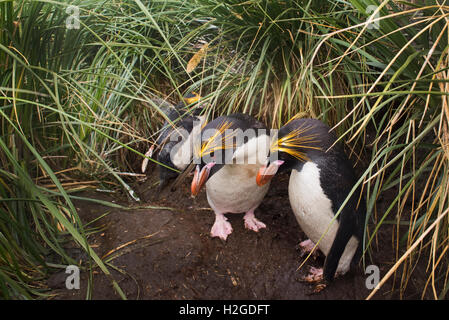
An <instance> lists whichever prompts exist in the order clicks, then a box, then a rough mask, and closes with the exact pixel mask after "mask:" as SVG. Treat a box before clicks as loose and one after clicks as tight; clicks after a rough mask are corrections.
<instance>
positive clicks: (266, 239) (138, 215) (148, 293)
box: [49, 168, 423, 300]
mask: <svg viewBox="0 0 449 320" xmlns="http://www.w3.org/2000/svg"><path fill="white" fill-rule="evenodd" d="M152 170H155V169H154V168H152ZM155 179H156V175H155V174H154V172H153V174H152V173H151V172H150V173H149V176H148V178H147V179H146V181H143V182H142V181H141V182H139V183H138V184H137V185H136V186H135V187H136V190H137V191H138V193H139V196H140V198H141V199H142V203H141V204H139V205H141V206H148V205H152V206H156V207H167V209H158V208H155V209H149V208H146V209H132V210H120V209H111V208H108V207H105V206H102V205H99V204H93V203H90V202H86V201H76V203H75V204H76V207H77V209H78V211H79V214H80V217H81V218H82V220H83V221H84V222H89V221H92V220H93V219H96V218H98V217H100V216H101V215H103V214H104V213H106V212H109V214H107V215H106V216H104V217H102V218H100V219H98V220H97V221H95V222H94V223H93V224H92V225H91V226H94V227H99V228H103V230H102V231H100V232H97V233H94V234H92V235H90V236H89V243H90V244H91V245H92V247H93V248H94V250H95V251H96V252H97V253H98V254H99V256H100V257H105V256H106V258H110V259H111V261H110V262H111V263H112V264H113V265H114V266H115V267H116V269H113V268H112V267H110V268H109V269H110V270H111V272H112V274H113V277H114V278H115V279H116V280H117V281H118V283H119V285H120V287H121V288H122V290H123V291H124V292H125V294H126V295H127V297H128V299H220V300H221V299H226V300H228V299H229V300H231V299H258V300H262V299H263V300H266V299H272V300H277V299H364V298H366V297H367V296H368V294H369V293H370V291H369V290H368V289H367V288H366V286H365V279H366V278H365V275H364V272H363V270H362V268H361V267H359V268H358V269H357V270H355V271H353V272H351V273H349V274H347V275H345V276H344V277H343V278H341V279H336V280H335V281H334V282H333V283H332V285H331V286H329V287H328V288H326V289H325V290H323V291H322V292H320V293H318V294H311V293H312V290H313V287H312V286H311V285H309V284H307V283H304V282H302V281H301V278H302V277H303V276H304V275H305V274H306V272H307V270H308V268H309V267H311V266H315V267H319V266H321V265H322V263H323V258H322V257H318V258H317V259H316V260H313V259H309V260H308V261H307V262H306V263H305V264H304V266H303V267H302V268H301V269H300V270H298V267H299V266H300V264H301V263H302V262H303V261H304V259H303V258H300V252H299V250H298V249H297V245H298V243H299V242H300V241H302V240H305V239H306V236H305V235H304V233H303V232H302V231H301V230H300V228H299V226H298V224H297V223H296V220H295V218H294V216H293V213H292V211H291V208H290V205H289V201H288V196H287V185H288V176H287V175H280V176H278V177H275V179H274V180H273V182H272V186H271V188H270V191H269V192H268V194H267V196H266V198H265V199H264V201H263V202H262V204H261V205H260V207H259V208H258V209H257V210H256V216H257V217H258V218H259V219H260V220H261V221H263V222H264V223H265V224H266V225H267V228H266V229H263V230H261V231H260V232H258V233H256V232H253V231H249V230H247V229H245V228H244V225H243V214H228V215H227V216H228V218H229V221H230V222H231V224H232V226H233V229H234V231H233V233H232V234H231V235H230V236H229V237H228V240H227V241H226V242H224V241H222V240H220V239H218V238H211V237H210V235H209V232H210V228H211V227H212V224H213V222H214V214H213V211H212V210H211V209H210V208H209V205H208V203H207V199H206V194H205V191H204V190H203V191H202V192H201V194H200V195H199V196H198V197H196V198H195V199H193V198H191V196H190V185H189V183H190V181H185V183H184V184H183V185H182V186H180V187H179V188H178V190H177V191H176V192H174V193H171V192H170V191H169V190H165V191H164V192H162V193H161V194H155V193H154V190H155V188H152V187H151V186H152V185H154V183H155ZM187 180H191V179H187ZM87 195H88V196H90V197H92V198H99V199H104V200H109V201H115V202H116V203H120V204H127V200H126V198H125V197H119V196H117V195H115V196H114V197H111V196H109V195H105V194H104V193H94V192H89V193H87ZM83 196H86V194H83ZM383 202H384V203H383ZM388 204H389V203H388V201H387V200H385V199H384V200H382V199H379V202H378V204H377V205H378V210H380V211H381V210H382V208H383V207H385V208H386V207H387V206H388ZM133 205H136V204H133ZM379 235H380V236H379V238H378V243H377V245H375V246H374V247H373V250H372V260H368V263H369V264H375V265H378V266H379V267H380V273H381V276H383V275H384V274H385V273H386V272H387V271H388V270H389V267H391V266H392V262H393V261H394V253H393V252H392V251H391V249H389V248H391V230H389V229H388V228H386V227H384V229H383V230H381V231H380V233H379ZM111 251H112V252H111ZM108 253H109V254H108ZM80 259H82V255H81V256H80ZM416 274H418V275H419V272H417V273H416ZM66 276H67V275H66V274H64V272H60V273H56V274H55V275H54V276H52V277H51V278H50V280H49V286H50V287H52V288H53V293H54V294H55V296H54V297H53V299H84V298H85V294H86V288H87V276H88V273H87V272H82V273H81V288H80V289H79V290H67V289H65V287H64V283H65V278H66ZM418 279H419V276H418V277H415V278H413V279H412V280H411V282H410V283H409V286H408V290H407V292H406V294H405V295H404V297H403V298H405V299H419V298H420V297H421V290H422V287H423V283H422V281H423V280H422V279H421V280H418ZM391 288H392V282H391V281H390V282H389V283H387V284H386V285H385V286H384V287H383V288H382V289H381V290H380V291H379V293H377V294H376V296H375V299H397V298H398V297H399V296H398V293H397V291H395V290H391ZM92 298H93V299H119V296H118V295H117V293H116V292H115V291H114V289H113V287H112V285H111V282H110V280H109V279H107V278H106V277H105V276H104V275H103V273H102V272H101V271H100V270H99V269H98V268H97V269H96V271H95V272H94V275H93V293H92Z"/></svg>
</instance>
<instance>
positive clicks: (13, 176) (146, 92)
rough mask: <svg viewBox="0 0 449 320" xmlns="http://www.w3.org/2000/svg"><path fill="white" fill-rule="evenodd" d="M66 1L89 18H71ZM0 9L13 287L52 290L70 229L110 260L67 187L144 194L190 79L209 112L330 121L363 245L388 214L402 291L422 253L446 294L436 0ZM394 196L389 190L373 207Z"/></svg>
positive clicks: (0, 139)
mask: <svg viewBox="0 0 449 320" xmlns="http://www.w3.org/2000/svg"><path fill="white" fill-rule="evenodd" d="M68 5H77V6H78V7H79V9H80V29H67V28H66V19H67V13H66V11H65V10H66V8H67V6H68ZM370 5H374V6H375V7H371V9H373V8H374V11H373V10H371V11H370V10H367V9H369V6H370ZM0 16H1V19H0V70H1V72H0V116H1V124H2V125H1V133H0V162H1V169H0V194H1V197H0V210H1V211H2V214H1V215H0V279H1V281H0V292H1V295H2V296H3V297H5V298H15V299H17V298H22V299H23V298H35V297H45V289H46V288H45V286H44V285H43V283H44V282H43V281H42V280H43V279H45V277H46V276H47V275H48V273H49V272H50V271H51V266H50V265H51V263H50V262H49V259H48V256H49V253H50V252H55V253H56V254H57V255H59V256H60V257H62V261H63V263H69V262H72V263H73V262H74V261H71V257H69V256H67V254H66V253H65V250H64V246H63V243H64V241H66V239H74V240H75V241H76V242H77V243H78V245H79V246H80V247H82V248H84V249H85V250H86V252H87V253H88V254H89V256H90V261H89V262H87V263H86V265H87V266H88V267H89V268H92V267H94V266H99V267H100V268H101V269H102V270H103V271H104V272H105V273H107V274H109V271H108V268H107V266H106V265H105V264H104V263H103V262H102V261H101V259H100V258H99V257H97V256H96V255H95V253H94V252H93V251H92V249H91V248H90V247H89V245H88V233H86V230H84V228H83V225H82V224H81V222H80V221H79V218H78V215H77V213H76V210H75V208H74V206H73V203H72V199H73V197H74V196H73V195H72V193H71V191H73V190H76V187H77V186H76V185H75V184H73V185H72V184H71V183H74V182H76V181H84V185H86V186H87V185H90V186H95V187H99V188H101V189H108V190H111V189H114V188H117V187H121V188H122V189H123V190H124V191H125V193H126V194H128V196H129V197H130V198H131V199H134V200H136V201H138V200H139V199H138V195H137V194H136V193H135V192H134V190H133V189H132V182H133V175H132V173H133V172H138V165H136V164H135V163H134V162H138V163H140V162H141V159H142V157H143V156H144V155H143V153H142V152H144V151H145V150H146V148H147V144H148V143H151V142H152V141H154V139H155V137H156V136H157V135H158V130H159V129H160V123H161V122H162V121H163V120H164V119H166V116H165V115H164V114H163V113H162V111H161V107H160V103H159V101H160V100H158V99H160V98H162V99H165V100H167V101H169V102H171V103H176V102H177V101H179V100H180V98H181V97H182V95H183V93H184V92H186V91H187V90H193V91H196V92H199V93H200V94H201V95H202V96H203V97H204V102H205V103H206V104H207V107H206V110H205V113H206V114H207V115H208V117H209V118H213V117H216V116H218V115H221V114H226V113H231V112H236V111H239V112H246V113H250V114H252V115H254V116H256V117H257V118H259V119H261V120H263V121H265V122H266V123H267V124H268V125H270V126H271V127H273V128H278V127H280V126H281V125H282V124H283V123H285V122H286V121H288V119H290V118H291V117H293V116H294V115H297V114H298V113H299V114H300V115H301V116H311V117H315V118H320V119H321V120H323V121H324V122H326V123H328V124H330V125H331V126H333V127H334V130H336V132H337V134H338V135H339V136H340V137H341V139H342V140H343V141H344V142H345V144H346V146H347V149H348V153H349V154H350V155H351V158H352V159H353V160H354V163H357V165H358V168H362V173H361V178H360V180H359V183H360V184H363V189H364V191H365V192H366V194H367V208H368V212H367V222H366V226H367V227H366V233H365V239H364V245H365V248H366V253H367V255H366V257H368V253H369V248H371V247H373V246H375V245H376V243H377V238H376V237H377V236H378V230H379V229H380V228H381V227H382V226H383V225H387V224H393V225H395V230H396V231H395V233H394V235H393V239H391V244H392V246H393V248H394V249H395V251H396V261H397V263H396V264H395V265H394V266H393V268H392V269H391V272H389V273H388V274H387V275H386V277H385V280H387V277H390V276H392V277H395V278H396V280H397V282H398V283H399V290H400V293H401V296H402V294H403V293H404V292H405V289H406V288H407V285H408V283H409V280H410V279H411V277H412V276H413V272H414V269H415V268H416V264H417V262H418V261H419V260H425V261H426V262H427V276H428V281H427V284H426V286H425V287H424V288H423V297H432V298H444V297H447V292H448V289H449V284H448V271H447V270H448V257H449V256H448V254H447V252H448V246H449V243H448V226H449V218H448V210H447V209H448V203H449V197H448V192H449V191H448V187H447V186H448V183H447V182H448V178H449V177H448V172H449V170H448V163H449V162H448V160H449V149H448V148H449V147H448V144H449V136H448V134H449V133H448V122H449V107H448V102H447V92H448V87H447V85H448V84H447V82H448V63H449V61H448V48H449V45H448V27H447V25H448V23H447V21H448V17H449V7H448V6H447V5H445V4H444V2H439V1H436V0H435V1H433V0H428V1H423V2H422V3H421V2H420V3H419V4H418V3H414V2H413V3H403V2H399V1H383V2H377V1H374V0H373V1H368V0H366V1H355V0H354V1H349V2H341V1H328V2H326V3H325V4H323V2H318V1H311V0H310V1H306V0H303V1H269V0H263V1H256V0H249V1H245V2H240V1H231V0H228V1H215V0H195V1H188V2H187V1H177V0H175V1H150V2H147V1H141V0H135V1H131V0H116V1H103V2H97V1H45V0H41V1H38V0H33V1H31V0H29V1H25V0H22V1H14V2H12V1H0ZM373 26H374V28H373ZM129 173H131V174H129ZM80 183H81V184H82V182H80ZM384 195H389V196H390V197H391V199H392V201H391V203H390V204H389V206H388V207H387V208H386V210H382V211H380V210H379V209H378V208H377V206H376V201H377V200H378V199H379V198H380V197H382V196H384ZM391 195H392V196H391ZM58 226H59V228H58ZM61 226H62V227H61ZM112 281H113V280H112ZM115 286H116V289H117V290H118V291H119V292H120V289H119V287H118V285H117V284H116V283H115ZM123 297H124V296H123Z"/></svg>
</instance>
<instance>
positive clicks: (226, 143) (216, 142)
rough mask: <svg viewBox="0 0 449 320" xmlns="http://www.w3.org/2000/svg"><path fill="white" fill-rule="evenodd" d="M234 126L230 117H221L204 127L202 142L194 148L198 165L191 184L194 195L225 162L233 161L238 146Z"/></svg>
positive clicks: (195, 160) (195, 161)
mask: <svg viewBox="0 0 449 320" xmlns="http://www.w3.org/2000/svg"><path fill="white" fill-rule="evenodd" d="M232 128H233V122H232V121H231V120H230V119H229V118H228V117H219V118H217V119H215V120H214V121H212V122H210V123H208V124H207V125H206V126H205V127H204V128H203V130H202V134H201V138H202V140H201V143H200V144H199V145H197V148H196V149H195V150H194V154H195V155H194V163H196V164H197V165H196V167H195V173H194V177H193V180H192V185H191V192H192V195H193V196H196V195H197V194H198V193H199V192H200V190H201V188H202V187H203V185H204V184H205V183H206V182H207V180H208V179H209V178H210V177H211V176H212V175H214V174H215V173H216V172H217V171H218V170H220V169H221V168H222V167H223V166H224V165H225V164H231V163H232V161H233V155H234V151H235V148H236V145H235V144H234V140H233V137H234V133H235V132H234V131H233V130H232ZM228 129H230V130H228Z"/></svg>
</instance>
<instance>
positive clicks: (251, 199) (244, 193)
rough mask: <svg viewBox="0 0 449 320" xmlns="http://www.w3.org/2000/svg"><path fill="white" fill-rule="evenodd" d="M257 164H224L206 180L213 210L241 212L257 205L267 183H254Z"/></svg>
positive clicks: (208, 197)
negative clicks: (259, 184) (262, 184)
mask: <svg viewBox="0 0 449 320" xmlns="http://www.w3.org/2000/svg"><path fill="white" fill-rule="evenodd" d="M259 168H260V165H257V164H252V165H250V164H248V165H244V164H230V165H225V166H224V167H223V168H221V169H220V170H219V171H218V172H217V173H215V174H214V175H213V176H212V177H210V178H209V180H208V181H207V182H206V192H207V200H208V202H209V204H210V206H211V207H212V209H214V211H215V212H221V213H227V212H229V213H241V212H247V211H249V210H250V209H253V208H255V207H257V206H258V205H259V204H260V203H261V202H262V200H263V198H264V197H265V194H266V193H267V191H268V188H269V184H266V185H264V186H261V187H259V186H258V185H257V184H256V176H257V172H258V170H259Z"/></svg>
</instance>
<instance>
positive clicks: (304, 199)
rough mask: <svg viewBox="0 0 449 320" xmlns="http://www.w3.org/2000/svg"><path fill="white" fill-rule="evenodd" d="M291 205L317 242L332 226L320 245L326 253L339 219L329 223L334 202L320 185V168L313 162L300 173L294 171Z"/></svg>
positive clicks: (291, 178)
mask: <svg viewBox="0 0 449 320" xmlns="http://www.w3.org/2000/svg"><path fill="white" fill-rule="evenodd" d="M288 195H289V198H290V204H291V206H292V209H293V212H294V214H295V217H296V220H297V221H298V223H299V225H300V226H301V229H302V230H303V231H304V232H305V233H306V235H307V236H308V237H309V238H310V240H312V241H313V242H314V243H317V242H318V241H319V240H320V238H321V236H322V235H323V233H325V232H326V230H327V228H328V227H329V226H330V229H329V232H327V234H326V235H325V236H324V237H323V239H321V241H320V243H319V247H320V249H321V251H323V253H324V254H326V255H327V253H328V251H329V249H330V246H331V245H332V241H333V239H334V237H335V233H336V231H337V228H338V221H335V222H334V223H333V224H332V225H330V223H331V220H332V218H333V217H334V212H333V211H332V203H331V201H330V199H329V198H328V197H327V196H326V195H325V194H324V191H323V189H322V188H321V185H320V170H319V168H318V166H317V165H316V164H314V163H312V162H306V163H305V164H304V166H303V168H302V170H301V172H298V171H296V170H292V173H291V175H290V182H289V185H288Z"/></svg>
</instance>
